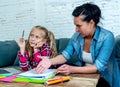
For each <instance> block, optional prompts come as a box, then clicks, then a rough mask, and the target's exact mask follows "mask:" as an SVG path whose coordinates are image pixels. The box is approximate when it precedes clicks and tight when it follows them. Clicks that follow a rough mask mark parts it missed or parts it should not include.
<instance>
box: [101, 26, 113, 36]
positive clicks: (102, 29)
mask: <svg viewBox="0 0 120 87" xmlns="http://www.w3.org/2000/svg"><path fill="white" fill-rule="evenodd" d="M99 29H100V36H104V37H108V36H112V37H114V35H113V32H111V31H110V30H108V29H105V28H103V27H99Z"/></svg>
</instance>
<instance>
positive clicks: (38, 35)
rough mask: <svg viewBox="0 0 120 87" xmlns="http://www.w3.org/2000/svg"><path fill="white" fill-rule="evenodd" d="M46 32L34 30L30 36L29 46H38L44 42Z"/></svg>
mask: <svg viewBox="0 0 120 87" xmlns="http://www.w3.org/2000/svg"><path fill="white" fill-rule="evenodd" d="M44 41H45V39H44V31H43V30H40V29H33V30H32V32H31V33H30V36H29V44H30V46H31V47H34V46H36V45H37V44H38V43H40V42H44Z"/></svg>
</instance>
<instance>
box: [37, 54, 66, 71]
mask: <svg viewBox="0 0 120 87" xmlns="http://www.w3.org/2000/svg"><path fill="white" fill-rule="evenodd" d="M38 57H40V58H42V61H41V62H40V63H39V64H38V66H37V67H36V69H35V70H36V72H37V73H42V72H44V71H45V70H46V69H47V68H49V67H50V66H51V65H57V64H63V63H65V62H66V61H67V60H66V59H65V58H64V56H63V55H58V56H56V57H54V58H52V59H48V58H47V57H43V56H38Z"/></svg>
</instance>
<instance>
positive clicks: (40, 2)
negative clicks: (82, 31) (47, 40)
mask: <svg viewBox="0 0 120 87" xmlns="http://www.w3.org/2000/svg"><path fill="white" fill-rule="evenodd" d="M85 2H93V3H95V4H97V5H98V6H99V7H100V8H101V10H102V17H103V19H102V20H101V22H102V23H100V25H101V26H103V27H104V28H106V29H108V30H110V31H112V32H113V33H114V35H115V36H116V35H118V34H119V33H120V29H119V27H120V20H119V19H120V14H119V12H120V9H119V8H120V6H119V4H120V0H94V1H93V0H0V40H11V39H12V40H13V39H14V40H16V41H18V39H19V38H20V37H21V35H22V31H23V30H25V39H27V37H28V34H29V32H30V30H31V28H32V27H33V26H34V25H39V24H40V25H43V26H45V27H46V28H48V29H49V30H51V31H53V32H54V34H55V37H56V38H61V37H71V36H72V34H73V33H74V30H75V26H74V25H73V17H72V15H71V13H72V11H73V9H74V8H75V7H76V6H78V5H81V4H83V3H85Z"/></svg>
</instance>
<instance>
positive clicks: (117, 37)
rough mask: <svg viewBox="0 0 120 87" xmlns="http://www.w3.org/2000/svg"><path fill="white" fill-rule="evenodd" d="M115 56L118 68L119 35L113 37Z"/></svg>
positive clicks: (119, 59)
mask: <svg viewBox="0 0 120 87" xmlns="http://www.w3.org/2000/svg"><path fill="white" fill-rule="evenodd" d="M115 56H116V59H117V61H118V64H119V68H120V35H118V36H116V38H115Z"/></svg>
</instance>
